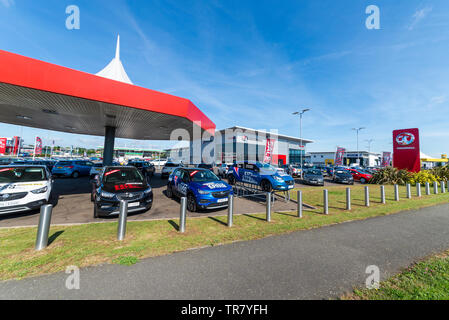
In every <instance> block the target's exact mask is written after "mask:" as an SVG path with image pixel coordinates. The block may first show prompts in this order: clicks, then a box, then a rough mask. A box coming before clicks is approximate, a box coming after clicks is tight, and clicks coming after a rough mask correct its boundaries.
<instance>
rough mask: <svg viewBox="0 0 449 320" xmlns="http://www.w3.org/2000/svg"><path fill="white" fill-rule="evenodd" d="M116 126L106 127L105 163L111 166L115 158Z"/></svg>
mask: <svg viewBox="0 0 449 320" xmlns="http://www.w3.org/2000/svg"><path fill="white" fill-rule="evenodd" d="M114 142H115V127H105V132H104V149H103V165H105V166H110V165H112V161H113V160H114Z"/></svg>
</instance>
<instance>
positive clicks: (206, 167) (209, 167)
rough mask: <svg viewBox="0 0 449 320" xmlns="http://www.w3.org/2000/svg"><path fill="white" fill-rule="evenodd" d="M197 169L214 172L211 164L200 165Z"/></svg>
mask: <svg viewBox="0 0 449 320" xmlns="http://www.w3.org/2000/svg"><path fill="white" fill-rule="evenodd" d="M196 167H197V168H201V169H209V170H211V171H214V167H213V166H212V165H211V164H206V163H200V164H199V165H197V166H196Z"/></svg>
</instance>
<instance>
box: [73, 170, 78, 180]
mask: <svg viewBox="0 0 449 320" xmlns="http://www.w3.org/2000/svg"><path fill="white" fill-rule="evenodd" d="M79 176H80V173H79V172H78V171H75V172H73V173H72V178H74V179H77V178H78V177H79Z"/></svg>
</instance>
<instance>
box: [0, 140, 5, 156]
mask: <svg viewBox="0 0 449 320" xmlns="http://www.w3.org/2000/svg"><path fill="white" fill-rule="evenodd" d="M6 141H7V139H6V138H0V154H5V153H6Z"/></svg>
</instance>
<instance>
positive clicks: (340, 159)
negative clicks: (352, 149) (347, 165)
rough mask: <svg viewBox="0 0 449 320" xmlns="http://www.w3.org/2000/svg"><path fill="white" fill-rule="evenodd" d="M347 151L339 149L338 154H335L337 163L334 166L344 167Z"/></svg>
mask: <svg viewBox="0 0 449 320" xmlns="http://www.w3.org/2000/svg"><path fill="white" fill-rule="evenodd" d="M345 152H346V149H345V148H340V147H338V148H337V152H336V153H335V162H334V164H335V165H336V166H341V165H343V156H344V155H345Z"/></svg>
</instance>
